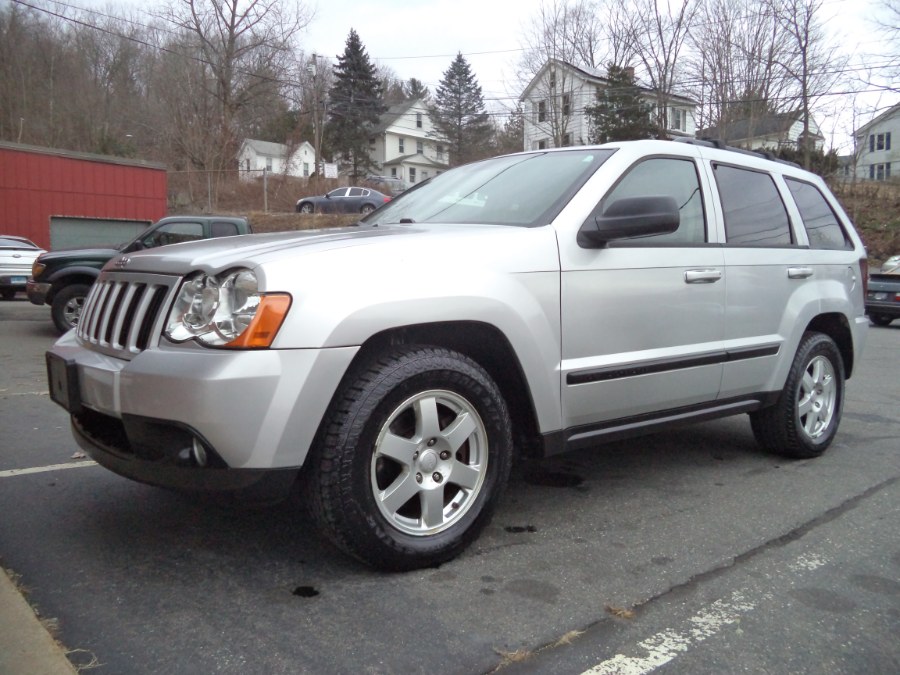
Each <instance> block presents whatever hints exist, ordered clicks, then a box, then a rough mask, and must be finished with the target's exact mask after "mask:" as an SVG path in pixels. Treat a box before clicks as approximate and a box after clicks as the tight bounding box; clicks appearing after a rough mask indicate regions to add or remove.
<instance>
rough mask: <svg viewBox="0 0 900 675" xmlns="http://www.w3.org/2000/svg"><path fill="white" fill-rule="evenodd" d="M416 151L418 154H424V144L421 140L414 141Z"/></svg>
mask: <svg viewBox="0 0 900 675" xmlns="http://www.w3.org/2000/svg"><path fill="white" fill-rule="evenodd" d="M416 152H417V153H419V154H420V155H424V154H425V144H424V143H423V142H422V141H416Z"/></svg>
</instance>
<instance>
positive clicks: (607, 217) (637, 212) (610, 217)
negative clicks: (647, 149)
mask: <svg viewBox="0 0 900 675" xmlns="http://www.w3.org/2000/svg"><path fill="white" fill-rule="evenodd" d="M680 222H681V217H680V215H679V212H678V202H676V201H675V198H674V197H669V196H648V197H624V198H622V199H617V200H616V201H614V202H613V203H612V204H609V205H608V206H607V207H606V208H605V209H604V211H603V212H602V213H600V214H596V212H595V215H593V216H592V217H591V218H589V219H588V220H587V221H585V223H584V225H582V226H581V229H580V230H579V231H578V239H577V241H578V244H579V246H582V247H583V248H598V247H602V246H605V245H606V244H607V243H608V242H610V241H612V240H613V239H630V238H632V237H648V236H650V235H654V234H670V233H672V232H674V231H675V230H677V229H678V225H679V223H680Z"/></svg>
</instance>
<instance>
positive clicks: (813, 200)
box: [785, 178, 849, 249]
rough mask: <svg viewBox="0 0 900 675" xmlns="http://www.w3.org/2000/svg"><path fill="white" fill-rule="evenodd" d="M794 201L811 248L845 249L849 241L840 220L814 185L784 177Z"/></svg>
mask: <svg viewBox="0 0 900 675" xmlns="http://www.w3.org/2000/svg"><path fill="white" fill-rule="evenodd" d="M785 182H786V183H787V186H788V188H790V190H791V194H792V195H793V197H794V203H796V204H797V209H798V210H799V211H800V217H801V218H802V219H803V227H805V228H806V234H807V235H808V236H809V245H810V247H811V248H825V249H845V248H847V247H848V245H849V242H848V240H847V235H846V234H845V233H844V229H843V228H842V227H841V224H840V221H838V218H837V216H836V215H835V213H834V211H832V209H831V206H830V205H829V204H828V201H827V200H826V199H825V197H824V196H823V195H822V193H821V192H819V190H818V188H817V187H816V186H815V185H811V184H810V183H804V182H802V181H799V180H796V179H794V178H786V179H785Z"/></svg>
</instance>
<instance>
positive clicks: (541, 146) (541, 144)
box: [537, 139, 547, 150]
mask: <svg viewBox="0 0 900 675" xmlns="http://www.w3.org/2000/svg"><path fill="white" fill-rule="evenodd" d="M537 149H538V150H546V149H547V140H546V139H541V140H540V141H538V142H537Z"/></svg>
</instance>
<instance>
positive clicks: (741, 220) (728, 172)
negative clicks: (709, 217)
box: [714, 164, 792, 246]
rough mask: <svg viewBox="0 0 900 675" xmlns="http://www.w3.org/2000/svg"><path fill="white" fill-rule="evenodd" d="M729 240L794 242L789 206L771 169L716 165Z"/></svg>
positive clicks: (763, 243)
mask: <svg viewBox="0 0 900 675" xmlns="http://www.w3.org/2000/svg"><path fill="white" fill-rule="evenodd" d="M714 168H715V175H716V185H717V186H718V188H719V197H720V198H721V200H722V209H723V210H724V212H725V237H726V239H727V241H728V243H729V244H744V245H748V246H786V245H788V244H791V243H792V240H791V227H790V224H789V221H788V214H787V210H786V209H785V208H784V203H783V202H782V201H781V196H780V195H779V194H778V188H777V187H775V181H773V180H772V177H771V176H770V175H769V174H767V173H762V172H759V171H748V170H747V169H738V168H735V167H733V166H726V165H723V164H717V165H715V167H714Z"/></svg>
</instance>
